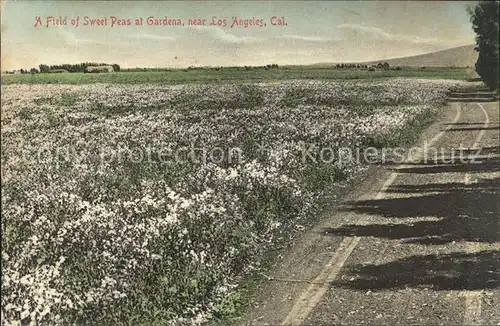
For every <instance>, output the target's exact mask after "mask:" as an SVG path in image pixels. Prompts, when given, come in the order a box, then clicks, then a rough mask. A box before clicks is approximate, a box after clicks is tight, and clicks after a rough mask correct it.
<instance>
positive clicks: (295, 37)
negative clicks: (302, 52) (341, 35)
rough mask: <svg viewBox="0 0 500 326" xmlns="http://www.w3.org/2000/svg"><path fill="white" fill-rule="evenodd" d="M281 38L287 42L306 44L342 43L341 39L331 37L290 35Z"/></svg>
mask: <svg viewBox="0 0 500 326" xmlns="http://www.w3.org/2000/svg"><path fill="white" fill-rule="evenodd" d="M279 38H282V39H285V40H298V41H306V42H333V41H340V39H338V38H330V37H323V36H301V35H290V34H285V35H282V36H280V37H279Z"/></svg>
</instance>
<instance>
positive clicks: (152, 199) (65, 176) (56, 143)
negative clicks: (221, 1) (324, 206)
mask: <svg viewBox="0 0 500 326" xmlns="http://www.w3.org/2000/svg"><path fill="white" fill-rule="evenodd" d="M459 84H460V82H457V81H440V80H421V79H385V80H374V81H328V82H318V81H289V82H280V83H261V84H245V85H178V86H158V85H156V86H152V85H121V86H120V85H109V84H89V85H80V86H77V85H31V86H29V85H8V86H2V112H1V113H2V121H1V128H2V129H1V136H2V151H1V160H2V181H1V182H2V185H1V187H2V188H1V190H2V320H3V322H4V323H5V325H25V324H26V325H28V324H30V325H41V324H43V325H56V324H57V325H69V324H75V323H76V324H78V325H79V324H91V325H96V324H99V325H101V324H103V325H105V324H107V325H111V324H117V323H120V324H133V325H136V324H153V323H157V324H175V323H199V322H202V321H204V320H205V319H206V318H207V317H209V316H210V315H211V314H216V313H217V309H218V307H219V306H220V305H219V303H220V302H221V301H222V300H224V298H226V297H227V296H228V295H229V294H230V293H231V292H232V291H234V288H235V286H236V285H238V282H239V281H240V280H241V276H242V275H245V273H247V272H248V271H249V270H250V267H251V266H255V265H257V264H258V260H259V257H260V256H261V253H262V251H263V250H264V249H265V248H266V246H268V245H269V243H272V241H273V234H275V232H276V229H278V228H285V227H288V226H293V225H294V223H299V222H300V220H301V219H305V218H307V217H308V216H311V214H314V209H315V203H316V201H317V199H318V198H319V196H320V195H321V191H322V190H323V189H324V186H325V185H327V184H329V183H332V182H335V181H337V180H341V179H345V178H350V177H352V176H354V175H355V173H356V172H357V171H358V170H359V169H362V168H363V167H364V164H363V163H362V162H361V163H360V162H356V161H354V160H351V161H350V160H343V161H342V162H337V161H334V162H332V161H331V160H330V161H328V162H326V161H324V160H323V161H321V160H314V159H312V158H318V157H319V154H320V149H321V148H322V146H323V147H325V146H327V147H328V148H363V147H366V146H368V145H369V144H373V143H374V140H376V141H375V142H376V143H377V142H378V143H379V144H380V143H382V144H383V140H384V139H389V138H385V136H394V135H396V136H397V135H398V134H400V133H401V132H402V130H404V128H407V127H408V126H409V125H411V124H412V123H413V124H414V123H416V122H418V121H419V119H422V118H423V117H425V116H428V115H429V114H430V113H432V112H435V111H436V110H437V109H438V108H439V107H440V106H441V105H442V104H443V103H444V101H445V99H446V92H447V90H448V89H450V88H452V87H456V86H458V85H459ZM393 138H394V137H393ZM396 139H397V137H396ZM305 144H315V145H316V147H314V148H315V149H313V150H311V151H309V152H308V157H307V159H306V160H304V146H305ZM334 163H335V164H334Z"/></svg>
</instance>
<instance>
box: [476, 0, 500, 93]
mask: <svg viewBox="0 0 500 326" xmlns="http://www.w3.org/2000/svg"><path fill="white" fill-rule="evenodd" d="M499 7H500V1H481V2H480V3H478V4H477V5H476V6H475V7H474V8H473V9H472V8H469V14H470V16H471V22H472V28H473V29H474V32H476V34H477V36H476V43H477V47H476V51H477V52H479V57H478V59H477V62H476V71H477V73H478V74H479V76H481V78H482V79H483V81H484V83H485V84H486V85H487V86H488V87H489V88H490V89H492V90H495V89H498V86H499V83H498V79H499V76H498V73H499V71H498V63H499V54H498V32H499V28H498V27H499V26H498V15H499Z"/></svg>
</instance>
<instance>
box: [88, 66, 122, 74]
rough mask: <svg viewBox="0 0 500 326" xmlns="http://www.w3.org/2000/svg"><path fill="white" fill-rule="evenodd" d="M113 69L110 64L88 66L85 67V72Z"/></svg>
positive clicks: (111, 70)
mask: <svg viewBox="0 0 500 326" xmlns="http://www.w3.org/2000/svg"><path fill="white" fill-rule="evenodd" d="M113 71H115V70H114V69H113V67H112V66H88V67H86V68H85V72H93V73H99V72H113Z"/></svg>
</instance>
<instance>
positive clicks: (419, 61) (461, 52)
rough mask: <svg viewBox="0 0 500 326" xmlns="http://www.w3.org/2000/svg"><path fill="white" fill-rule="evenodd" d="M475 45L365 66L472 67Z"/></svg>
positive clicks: (474, 59) (475, 53)
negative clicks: (383, 64) (380, 64)
mask: <svg viewBox="0 0 500 326" xmlns="http://www.w3.org/2000/svg"><path fill="white" fill-rule="evenodd" d="M474 47H475V45H474V44H471V45H464V46H459V47H456V48H451V49H447V50H442V51H437V52H431V53H426V54H421V55H415V56H411V57H403V58H395V59H387V60H379V61H372V62H367V64H373V63H379V62H381V61H383V62H388V63H389V65H391V66H407V67H415V66H418V67H422V66H426V67H451V66H455V67H474V64H475V63H476V61H477V56H478V54H477V52H476V51H475V50H474Z"/></svg>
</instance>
